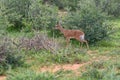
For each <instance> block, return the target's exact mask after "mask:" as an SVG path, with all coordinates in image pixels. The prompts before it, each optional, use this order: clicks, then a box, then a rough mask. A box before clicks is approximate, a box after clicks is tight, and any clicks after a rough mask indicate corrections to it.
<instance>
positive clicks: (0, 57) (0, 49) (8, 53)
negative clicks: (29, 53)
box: [0, 37, 24, 75]
mask: <svg viewBox="0 0 120 80" xmlns="http://www.w3.org/2000/svg"><path fill="white" fill-rule="evenodd" d="M17 53H18V51H17V50H16V49H15V48H13V44H12V42H11V41H10V40H9V39H8V38H5V37H0V75H1V74H4V73H5V72H6V71H7V70H8V69H9V68H16V67H19V66H23V64H24V62H23V57H22V56H21V55H18V54H17Z"/></svg>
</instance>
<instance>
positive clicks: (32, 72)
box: [1, 19, 120, 80]
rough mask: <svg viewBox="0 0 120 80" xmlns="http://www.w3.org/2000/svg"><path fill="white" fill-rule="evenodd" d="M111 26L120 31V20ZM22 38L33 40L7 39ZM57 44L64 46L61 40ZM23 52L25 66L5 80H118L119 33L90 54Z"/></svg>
mask: <svg viewBox="0 0 120 80" xmlns="http://www.w3.org/2000/svg"><path fill="white" fill-rule="evenodd" d="M111 23H113V24H114V26H115V27H117V28H120V19H113V20H111ZM21 35H22V36H24V35H25V36H26V35H27V36H28V37H32V36H33V33H29V34H24V33H10V34H9V37H13V38H17V37H19V36H21ZM57 41H58V42H60V44H64V43H65V40H64V38H60V40H59V39H58V40H57ZM22 52H23V53H22V54H23V55H24V57H25V63H26V66H25V67H19V68H16V69H12V70H11V69H10V70H8V71H7V73H6V77H7V80H120V62H119V61H120V58H119V57H120V32H119V31H116V32H115V33H114V34H111V35H110V39H108V40H103V41H101V42H98V43H97V45H96V46H90V49H89V50H87V49H85V48H84V49H80V48H79V46H69V47H68V48H65V47H63V48H61V49H60V50H59V51H58V54H51V53H50V52H49V51H46V50H42V51H37V52H36V51H32V50H31V51H27V52H25V51H22ZM1 80H2V79H1Z"/></svg>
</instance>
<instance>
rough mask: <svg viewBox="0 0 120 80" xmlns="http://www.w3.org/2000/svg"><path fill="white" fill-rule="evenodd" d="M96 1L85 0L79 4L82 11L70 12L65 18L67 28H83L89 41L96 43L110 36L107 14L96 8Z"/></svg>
mask: <svg viewBox="0 0 120 80" xmlns="http://www.w3.org/2000/svg"><path fill="white" fill-rule="evenodd" d="M93 3H94V2H90V1H83V2H82V3H80V4H79V6H80V11H79V10H77V12H73V13H70V14H69V15H68V16H67V17H66V18H65V19H64V22H65V23H64V25H65V27H67V28H70V29H71V28H72V29H82V31H84V32H85V34H86V37H85V38H86V39H87V40H88V41H89V43H95V42H97V41H100V40H102V39H104V38H105V37H107V36H108V34H107V33H108V30H109V26H108V25H107V23H105V21H106V18H107V17H106V15H105V14H104V13H101V10H99V9H98V8H96V6H95V4H93Z"/></svg>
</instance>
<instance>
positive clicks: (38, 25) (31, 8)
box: [1, 0, 58, 31]
mask: <svg viewBox="0 0 120 80" xmlns="http://www.w3.org/2000/svg"><path fill="white" fill-rule="evenodd" d="M1 3H2V5H3V6H4V10H3V12H2V13H4V14H3V16H4V17H6V18H7V20H8V22H9V23H10V25H8V30H10V31H11V30H17V31H20V30H21V29H27V30H25V31H31V29H36V30H37V29H42V28H43V29H45V28H49V29H50V28H51V26H53V24H54V22H55V21H56V19H57V12H58V11H57V8H56V7H54V6H52V5H43V4H42V2H41V0H22V1H21V0H17V1H16V0H1ZM28 24H29V25H28Z"/></svg>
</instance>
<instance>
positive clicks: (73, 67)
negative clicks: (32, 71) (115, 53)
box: [39, 56, 110, 73]
mask: <svg viewBox="0 0 120 80" xmlns="http://www.w3.org/2000/svg"><path fill="white" fill-rule="evenodd" d="M109 59H110V57H106V56H99V57H93V58H92V59H91V60H90V61H88V62H85V63H81V64H76V63H75V64H64V65H53V66H43V67H42V68H40V69H39V70H40V72H47V71H48V72H52V73H55V72H57V71H59V70H64V71H65V70H71V71H73V72H75V73H78V72H79V73H80V71H79V70H80V68H81V69H82V70H81V71H83V70H84V69H85V66H87V65H90V64H91V63H93V62H95V61H103V60H104V61H107V60H109Z"/></svg>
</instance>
